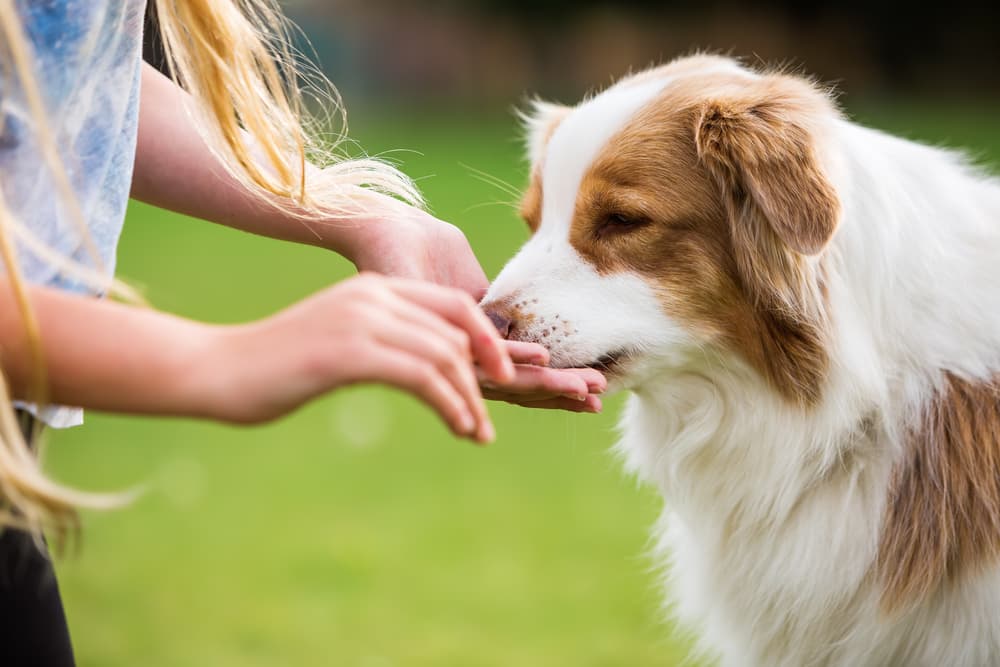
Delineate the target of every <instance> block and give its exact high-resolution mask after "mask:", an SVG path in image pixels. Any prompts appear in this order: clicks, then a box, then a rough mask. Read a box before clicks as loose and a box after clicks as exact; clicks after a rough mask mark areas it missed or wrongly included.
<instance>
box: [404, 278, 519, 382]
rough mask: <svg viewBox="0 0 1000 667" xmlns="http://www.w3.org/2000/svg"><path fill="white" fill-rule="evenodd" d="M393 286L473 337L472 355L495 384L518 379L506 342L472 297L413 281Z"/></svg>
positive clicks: (471, 340)
mask: <svg viewBox="0 0 1000 667" xmlns="http://www.w3.org/2000/svg"><path fill="white" fill-rule="evenodd" d="M389 284H390V286H391V287H392V289H393V290H394V291H395V292H396V293H397V294H399V295H400V296H402V297H403V298H406V299H409V300H410V301H413V302H414V303H417V304H419V305H421V306H423V307H424V308H428V309H430V310H433V311H434V312H436V313H437V314H438V315H440V316H441V317H443V318H444V319H446V320H448V321H449V322H451V323H452V324H454V325H456V326H458V327H459V328H461V329H463V330H464V331H465V332H466V333H467V334H469V340H470V344H471V346H472V356H473V357H474V358H475V359H476V361H477V362H478V363H479V365H480V366H482V368H483V369H484V370H485V371H486V373H487V375H488V376H489V377H490V378H491V379H492V380H493V381H495V382H500V383H504V382H509V381H510V380H511V379H512V378H513V377H514V362H512V361H511V360H510V355H509V354H508V353H507V349H506V347H505V345H504V341H503V339H502V338H500V334H499V333H497V330H496V327H494V326H493V323H492V322H490V320H489V318H488V317H486V314H485V313H484V312H483V311H482V310H480V309H479V306H478V305H477V304H476V302H475V301H473V300H472V298H471V297H469V295H468V294H466V293H464V292H461V291H459V290H456V289H452V288H445V287H441V286H439V285H432V284H430V283H422V282H417V281H412V280H392V281H391V282H390V283H389Z"/></svg>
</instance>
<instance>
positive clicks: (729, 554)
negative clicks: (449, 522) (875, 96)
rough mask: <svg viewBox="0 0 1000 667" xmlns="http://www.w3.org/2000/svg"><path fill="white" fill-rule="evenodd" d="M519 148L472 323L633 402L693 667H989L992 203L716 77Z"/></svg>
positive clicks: (852, 130)
mask: <svg viewBox="0 0 1000 667" xmlns="http://www.w3.org/2000/svg"><path fill="white" fill-rule="evenodd" d="M528 121H529V122H528V127H529V148H530V153H531V157H532V163H533V166H532V172H533V175H532V183H531V185H530V187H529V189H528V192H527V194H526V197H525V202H524V210H523V213H524V216H525V219H526V220H527V221H528V224H529V225H530V226H531V227H532V229H533V231H534V232H535V234H534V237H533V238H532V240H531V241H529V243H528V244H526V246H525V247H524V248H523V249H522V251H521V252H520V253H519V254H518V256H517V257H515V258H514V259H513V260H512V261H511V262H510V264H508V266H507V267H506V268H505V269H504V271H503V272H502V273H501V275H500V276H499V277H498V278H497V280H496V282H495V283H494V285H493V287H492V288H491V291H490V294H489V295H488V297H487V300H486V307H487V308H489V309H493V310H495V311H497V312H498V313H500V314H502V316H503V317H504V318H505V319H507V320H509V321H511V322H512V323H513V324H512V327H511V336H512V337H515V338H519V339H522V340H531V341H536V342H541V343H543V344H545V345H547V346H548V347H549V349H550V350H551V352H552V358H553V360H554V362H555V363H556V364H558V365H563V366H578V365H592V366H595V367H599V368H603V369H605V370H606V371H607V372H608V373H609V376H610V378H611V380H612V384H613V386H616V387H618V388H620V389H627V390H630V391H632V393H633V396H632V397H631V398H630V400H629V404H628V408H627V410H626V412H625V414H624V415H623V418H622V422H621V425H622V439H621V443H620V445H619V449H620V451H621V453H622V454H623V456H624V457H625V459H626V461H627V462H628V466H629V468H630V469H631V470H633V471H634V472H635V473H636V474H638V475H639V476H640V477H641V478H643V479H644V480H646V481H648V482H649V483H651V484H654V485H655V486H656V487H657V488H658V489H659V490H660V492H661V493H662V495H663V497H664V499H665V506H666V511H665V514H664V518H663V520H662V523H661V525H660V526H658V528H657V530H658V535H659V537H660V540H659V544H660V550H659V551H660V557H661V558H662V559H663V562H664V564H665V572H666V573H667V576H666V577H665V580H666V581H667V583H668V584H669V585H668V586H667V599H668V602H669V603H670V606H671V607H672V608H674V609H676V611H677V613H678V616H679V617H680V618H681V619H682V620H684V621H685V622H687V623H688V624H689V625H690V626H691V627H692V628H693V629H695V631H696V632H697V633H698V635H699V637H700V638H701V640H702V645H703V647H704V649H705V651H706V653H708V654H710V655H716V656H721V658H722V660H723V662H724V663H725V664H728V665H766V666H778V665H789V666H792V665H795V666H800V665H845V666H847V665H850V666H851V667H854V666H857V665H879V666H882V665H906V666H911V665H928V666H931V665H933V666H937V665H970V666H973V665H989V664H1000V569H998V561H1000V390H998V384H997V379H998V378H1000V268H998V267H1000V263H998V262H997V261H996V257H1000V185H998V183H997V182H996V181H995V180H994V179H991V178H989V177H987V176H984V175H983V174H981V173H979V172H977V171H976V170H974V169H971V168H969V167H967V166H965V165H964V164H963V162H962V160H961V159H960V158H958V157H956V156H954V155H951V154H948V153H946V152H943V151H939V150H936V149H931V148H927V147H924V146H920V145H917V144H913V143H910V142H905V141H902V140H899V139H895V138H893V137H890V136H887V135H884V134H881V133H878V132H875V131H872V130H868V129H865V128H862V127H859V126H856V125H854V124H852V123H850V122H848V121H846V120H845V119H843V118H842V117H841V116H840V114H839V113H838V112H837V111H836V109H835V108H834V107H833V105H832V104H831V102H830V101H829V98H828V96H827V94H826V93H825V92H824V91H822V90H820V89H818V88H816V87H815V86H814V85H812V84H811V83H809V82H808V81H805V80H803V79H799V78H797V77H789V76H786V75H780V74H766V73H764V74H762V73H758V72H753V71H750V70H747V69H744V68H742V67H740V66H739V65H738V64H736V63H735V62H734V61H731V60H728V59H721V58H712V57H694V58H687V59H682V60H679V61H676V62H674V63H671V64H670V65H667V66H665V67H663V68H658V69H656V70H651V71H649V72H646V73H643V74H640V75H637V76H635V77H632V78H630V79H626V80H625V81H622V82H620V83H618V84H616V85H615V86H613V87H612V88H611V89H609V90H608V91H605V92H604V93H601V94H600V95H597V96H596V97H594V98H593V99H590V100H588V101H585V102H584V103H582V104H581V105H579V106H578V107H575V108H568V107H559V106H554V105H544V104H539V105H537V107H536V109H535V112H534V114H532V115H531V116H529V118H528Z"/></svg>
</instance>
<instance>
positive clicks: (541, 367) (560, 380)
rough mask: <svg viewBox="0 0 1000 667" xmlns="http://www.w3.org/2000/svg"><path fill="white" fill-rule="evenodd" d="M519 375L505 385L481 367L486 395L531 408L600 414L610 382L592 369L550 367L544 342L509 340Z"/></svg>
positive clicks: (478, 370)
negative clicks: (601, 395)
mask: <svg viewBox="0 0 1000 667" xmlns="http://www.w3.org/2000/svg"><path fill="white" fill-rule="evenodd" d="M505 345H506V347H507V353H508V354H509V355H510V358H511V360H512V361H513V362H514V364H515V365H514V369H515V371H516V372H515V376H514V380H513V381H511V382H507V383H504V384H502V385H500V384H497V383H496V382H495V381H494V380H491V379H490V378H489V376H488V375H487V373H486V372H485V371H483V370H482V369H477V373H478V375H479V384H480V386H481V387H482V390H483V397H484V398H488V399H491V400H494V401H504V402H507V403H513V404H515V405H522V406H525V407H529V408H541V409H547V410H568V411H570V412H590V413H597V412H600V411H601V409H602V408H603V405H602V403H601V399H600V394H603V393H604V392H605V391H607V389H608V381H607V380H606V379H605V378H604V376H603V375H602V374H601V373H599V372H598V371H596V370H594V369H592V368H558V369H557V368H548V363H549V353H548V350H546V349H545V348H544V347H542V346H541V345H536V344H535V343H521V342H517V341H505Z"/></svg>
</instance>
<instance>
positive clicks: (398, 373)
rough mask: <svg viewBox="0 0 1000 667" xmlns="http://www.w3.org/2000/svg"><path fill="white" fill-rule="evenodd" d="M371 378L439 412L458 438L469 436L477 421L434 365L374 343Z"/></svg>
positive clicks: (471, 434)
mask: <svg viewBox="0 0 1000 667" xmlns="http://www.w3.org/2000/svg"><path fill="white" fill-rule="evenodd" d="M369 358H370V359H371V363H372V368H371V375H372V377H371V379H372V380H377V381H384V382H387V383H388V384H391V385H394V386H396V387H399V388H400V389H403V390H404V391H407V392H409V393H411V394H413V395H414V396H416V397H417V398H419V399H420V400H422V401H423V402H424V403H426V404H427V405H428V406H430V407H431V408H432V409H434V411H435V412H437V413H438V415H440V417H441V418H442V419H443V420H444V422H445V423H446V424H447V425H448V426H449V427H450V428H451V431H452V433H454V434H455V435H457V436H459V437H463V438H471V437H473V434H474V433H475V432H476V430H477V427H476V420H475V418H474V417H473V416H472V413H471V412H470V411H469V407H468V403H467V401H466V400H465V399H464V398H463V397H462V396H461V394H459V392H458V391H457V390H456V389H455V387H454V386H453V385H452V383H451V382H449V381H448V380H447V379H446V378H445V377H444V376H443V375H442V374H441V373H440V372H439V371H438V369H437V367H435V366H434V365H433V364H431V363H429V362H427V361H426V360H424V359H421V358H419V357H415V356H413V355H412V354H408V353H407V352H404V351H402V350H399V349H396V348H393V347H384V346H381V345H377V346H376V351H375V352H373V353H371V354H370V355H369Z"/></svg>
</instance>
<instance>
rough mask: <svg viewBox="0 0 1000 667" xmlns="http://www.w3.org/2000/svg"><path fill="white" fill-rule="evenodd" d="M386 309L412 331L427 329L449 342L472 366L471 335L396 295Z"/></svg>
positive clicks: (386, 304)
mask: <svg viewBox="0 0 1000 667" xmlns="http://www.w3.org/2000/svg"><path fill="white" fill-rule="evenodd" d="M384 308H385V309H386V310H388V311H390V312H391V313H393V314H394V315H396V316H397V317H399V318H401V319H402V320H403V321H404V322H405V323H406V324H407V325H409V326H410V327H412V330H422V329H426V330H429V331H431V332H433V333H434V334H436V335H438V336H440V337H441V338H443V339H444V340H446V341H448V342H449V343H450V344H451V345H452V346H454V348H455V349H456V350H459V351H460V353H461V355H462V358H463V359H465V360H466V361H468V362H470V364H471V362H472V345H471V342H470V338H469V334H467V333H466V332H465V331H464V330H462V329H460V328H458V327H457V326H455V325H454V324H452V323H451V322H449V321H448V320H446V319H444V318H443V317H441V316H440V315H438V314H437V313H436V312H434V311H433V310H428V309H427V308H424V307H423V306H420V305H418V304H415V303H413V302H411V301H407V300H406V299H404V298H403V297H401V296H399V295H396V294H393V295H392V296H391V297H390V298H389V300H388V301H387V302H386V303H385V305H384Z"/></svg>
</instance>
